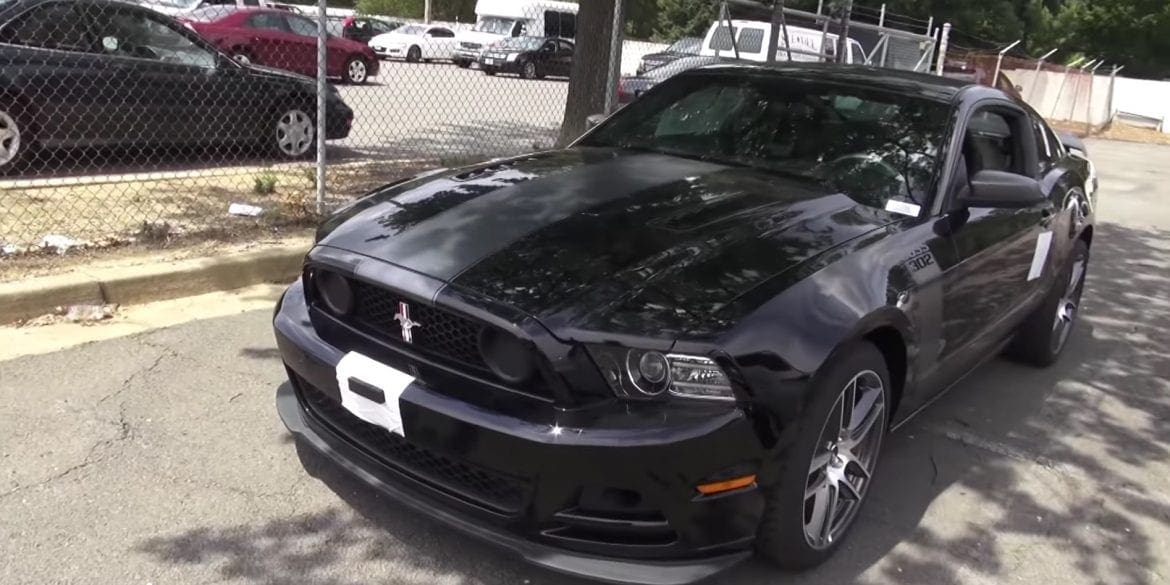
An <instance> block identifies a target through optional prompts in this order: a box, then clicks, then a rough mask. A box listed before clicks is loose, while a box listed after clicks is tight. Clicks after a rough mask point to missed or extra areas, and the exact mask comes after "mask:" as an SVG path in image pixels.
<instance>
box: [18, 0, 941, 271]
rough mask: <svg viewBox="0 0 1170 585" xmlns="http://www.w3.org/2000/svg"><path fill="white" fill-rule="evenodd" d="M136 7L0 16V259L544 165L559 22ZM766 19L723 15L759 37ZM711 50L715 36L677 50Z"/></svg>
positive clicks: (916, 55) (520, 2)
mask: <svg viewBox="0 0 1170 585" xmlns="http://www.w3.org/2000/svg"><path fill="white" fill-rule="evenodd" d="M138 1H139V3H138V4H131V3H127V2H121V1H114V0H0V173H2V176H0V257H3V256H5V255H13V254H20V253H24V252H30V251H38V250H42V249H45V248H53V249H60V248H64V247H68V246H70V245H81V244H88V245H93V246H101V245H103V244H106V243H120V242H125V241H127V240H131V239H132V240H138V241H143V240H146V241H155V240H165V241H169V240H170V239H172V238H175V237H179V236H194V235H198V236H210V237H230V236H233V235H239V234H248V233H254V232H256V231H258V230H279V229H284V228H286V227H294V226H309V225H313V224H314V223H315V222H316V221H317V219H318V218H319V215H318V211H320V210H321V209H326V210H327V209H330V208H333V207H335V206H336V205H338V204H340V203H341V202H344V201H347V200H349V199H351V198H352V197H354V196H357V195H361V194H363V193H365V192H367V191H369V190H370V189H372V188H375V187H376V186H378V185H381V184H385V183H387V182H390V181H392V180H395V179H398V178H400V177H403V176H407V175H410V174H413V173H417V172H419V171H421V170H423V169H427V168H433V167H436V166H455V165H459V164H462V163H470V162H473V161H478V160H482V159H487V158H493V157H499V156H507V155H514V154H519V153H522V152H527V151H531V150H539V149H544V148H550V147H552V146H553V145H554V144H555V143H556V142H557V140H558V137H559V135H560V128H561V124H562V121H563V119H564V116H565V109H566V102H567V97H568V88H569V85H570V79H569V77H570V75H572V74H573V72H574V71H575V69H574V67H573V63H574V61H575V59H580V58H582V55H581V50H580V49H579V48H577V47H576V45H575V39H576V38H577V37H578V36H579V35H578V31H579V28H580V26H579V25H582V24H583V23H581V22H579V20H578V18H577V16H578V14H577V13H578V5H577V4H573V3H564V2H553V1H548V0H533V1H526V0H514V1H498V2H493V1H490V0H481V1H480V2H479V3H478V5H477V19H476V22H473V23H472V22H467V23H448V22H429V23H423V22H421V21H419V20H417V19H396V18H391V17H375V16H361V15H355V14H353V13H352V12H351V11H338V10H333V9H330V10H329V11H328V13H327V14H326V17H325V18H324V19H323V20H322V19H320V18H319V17H318V14H319V13H318V12H317V7H309V6H306V7H296V6H290V5H275V4H272V5H270V4H266V0H216V1H217V2H224V1H226V2H228V3H227V4H222V3H216V4H208V3H207V2H205V1H202V0H138ZM723 6H726V5H723ZM761 6H762V5H760V4H756V5H755V6H754V7H746V6H744V5H743V4H742V3H738V4H735V5H733V6H732V7H731V8H730V9H729V10H730V11H735V14H731V13H730V12H727V13H726V14H724V16H729V17H731V18H733V19H749V20H756V21H763V22H766V21H769V20H770V18H772V16H771V13H770V11H769V10H763V11H762V12H761ZM726 10H728V9H725V11H726ZM788 14H789V17H791V18H792V22H789V23H787V25H788V26H789V27H790V28H789V29H788V30H789V31H790V32H792V35H791V38H790V39H789V41H790V45H791V48H793V49H794V50H795V49H800V47H799V46H798V45H799V44H800V39H798V38H797V37H798V36H799V37H801V38H805V37H808V38H810V39H811V38H812V36H810V35H803V34H801V33H797V32H795V31H796V30H797V28H798V27H800V26H809V27H811V28H812V29H815V30H817V31H819V32H820V33H821V35H822V37H824V38H829V36H834V35H837V36H839V35H841V34H844V35H845V36H846V37H847V38H850V39H856V42H855V43H853V42H851V43H852V44H850V45H849V47H850V48H849V49H847V50H849V51H851V52H853V51H856V59H854V62H866V63H871V64H882V63H884V64H886V65H889V66H896V67H901V68H911V69H912V68H914V67H916V66H917V67H920V66H921V64H922V63H927V66H926V67H927V68H928V67H929V60H930V54H931V53H932V52H933V50H934V46H933V44H931V37H930V36H928V35H915V34H910V33H907V32H906V31H897V32H890V31H892V30H894V29H890V28H889V27H882V26H878V25H873V24H868V25H867V24H866V23H864V22H861V21H858V25H857V26H855V27H854V28H853V29H852V31H853V32H852V33H848V32H845V31H842V30H838V27H839V26H840V24H839V22H838V21H833V20H831V19H829V17H828V16H816V15H814V16H812V17H811V20H810V19H809V16H808V13H797V12H795V11H793V12H790V13H788ZM802 18H803V19H804V20H801V19H802ZM802 23H805V24H804V25H802ZM712 24H713V26H715V24H714V23H712ZM867 26H868V28H866V27H867ZM321 29H324V30H325V31H326V32H327V36H326V37H325V43H324V45H325V52H324V59H323V60H321V59H319V53H318V49H319V46H318V40H319V32H320V31H321ZM606 30H608V27H607V28H606ZM882 39H886V40H884V41H883V40H882ZM661 40H663V41H666V42H663V43H650V42H640V41H626V42H625V43H624V44H620V45H618V46H619V47H621V55H620V58H615V59H612V60H611V61H610V62H609V65H608V67H602V68H600V69H597V68H593V69H586V68H580V69H577V71H587V74H588V75H589V78H588V79H584V80H582V81H581V82H582V83H584V84H585V85H587V86H589V87H611V86H609V85H608V84H609V83H610V81H611V79H612V78H613V77H616V76H617V75H619V74H625V75H626V76H627V77H626V78H625V79H623V81H622V82H621V83H620V84H618V85H617V89H618V94H619V96H618V97H620V95H624V94H623V92H624V91H625V89H626V88H627V87H634V86H636V87H641V88H645V87H648V86H649V85H652V84H653V83H656V82H657V81H659V80H657V79H654V78H653V76H651V75H649V74H647V76H643V77H635V76H634V75H635V73H636V72H637V71H638V70H640V69H644V68H646V67H647V63H649V62H650V61H652V60H653V59H651V57H653V58H654V59H659V61H655V62H654V64H661V55H657V56H655V55H650V56H649V57H647V61H646V63H643V59H642V57H643V56H644V55H647V54H650V53H659V52H660V51H662V50H663V49H665V48H666V47H667V45H668V44H669V42H671V41H675V40H677V39H661ZM748 40H749V41H750V40H751V39H748ZM608 41H609V40H608V39H607V42H608ZM720 42H721V41H720V40H719V38H718V31H717V30H711V31H708V35H707V37H706V38H702V39H697V42H691V47H692V48H691V49H688V50H689V51H691V52H695V53H699V52H704V51H703V48H704V47H706V48H710V47H709V45H711V44H712V43H715V44H718V43H720ZM764 42H767V39H766V38H765V39H764ZM898 43H901V44H898ZM853 44H856V47H853V46H852V45H853ZM594 46H597V45H594ZM833 46H835V45H833ZM883 46H884V47H885V49H883V48H882V47H883ZM808 48H809V47H807V46H806V47H804V50H807V49H808ZM813 49H814V52H817V53H822V54H823V55H822V56H823V57H824V58H825V59H824V60H832V59H831V57H832V55H831V51H833V50H835V49H831V48H830V44H824V45H823V46H820V48H817V47H813ZM668 53H669V52H668ZM716 54H720V53H719V52H718V51H716ZM668 56H669V57H670V58H671V59H674V58H677V57H679V56H680V55H675V54H670V55H668ZM794 60H795V59H794ZM806 60H807V59H806ZM698 64H701V63H698ZM320 66H323V68H322V67H320ZM688 66H690V65H688ZM679 70H681V67H680V68H679ZM321 73H323V74H324V75H325V76H326V77H327V78H328V84H327V85H321V84H319V83H318V79H317V78H318V76H319V74H321ZM322 87H324V88H325V89H324V93H323V94H321V92H320V89H319V88H322ZM638 91H641V90H638ZM319 95H323V96H324V98H325V99H324V101H325V110H324V113H325V115H324V118H323V123H318V121H319V120H318V119H319V115H318V106H319V104H318V97H319ZM631 95H633V94H630V95H626V97H630V96H631ZM322 135H323V136H324V138H325V145H326V146H325V150H324V152H323V154H324V157H323V160H324V161H325V164H324V165H321V164H319V162H318V161H319V159H318V158H317V154H318V153H317V150H318V148H317V147H318V139H319V138H320V137H321V136H322ZM322 187H323V188H322ZM322 193H323V194H324V199H323V200H319V199H318V197H319V196H320V195H321V194H322Z"/></svg>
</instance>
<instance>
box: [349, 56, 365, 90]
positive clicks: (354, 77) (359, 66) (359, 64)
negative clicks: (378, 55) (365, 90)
mask: <svg viewBox="0 0 1170 585" xmlns="http://www.w3.org/2000/svg"><path fill="white" fill-rule="evenodd" d="M369 78H370V77H369V66H368V65H366V61H365V59H362V58H361V57H350V58H349V60H348V61H346V62H345V81H346V83H350V84H353V85H361V84H363V83H365V82H366V80H368V79H369Z"/></svg>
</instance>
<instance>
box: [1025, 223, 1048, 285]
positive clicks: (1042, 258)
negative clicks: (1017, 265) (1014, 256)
mask: <svg viewBox="0 0 1170 585" xmlns="http://www.w3.org/2000/svg"><path fill="white" fill-rule="evenodd" d="M1050 247H1052V232H1042V233H1041V234H1040V237H1038V238H1036V252H1035V253H1033V254H1032V268H1030V269H1029V270H1028V280H1036V279H1037V278H1040V275H1041V274H1044V265H1045V264H1047V263H1048V249H1049V248H1050Z"/></svg>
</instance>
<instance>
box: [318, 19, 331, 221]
mask: <svg viewBox="0 0 1170 585" xmlns="http://www.w3.org/2000/svg"><path fill="white" fill-rule="evenodd" d="M326 16H327V13H326V11H325V0H317V123H316V124H315V126H316V131H317V135H316V136H315V138H316V139H317V181H316V182H317V205H316V209H317V213H318V214H323V213H325V125H326V117H327V115H326V112H325V100H326V96H327V95H328V93H327V92H328V85H327V84H326V81H325V63H326V59H327V53H326V51H325V40H326V39H328V38H329V33H328V32H327V31H326V30H325V19H326Z"/></svg>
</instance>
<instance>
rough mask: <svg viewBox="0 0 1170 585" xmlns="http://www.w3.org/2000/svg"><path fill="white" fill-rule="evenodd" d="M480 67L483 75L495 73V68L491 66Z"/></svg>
mask: <svg viewBox="0 0 1170 585" xmlns="http://www.w3.org/2000/svg"><path fill="white" fill-rule="evenodd" d="M480 69H481V70H482V71H483V74H484V75H495V74H496V70H495V68H493V67H481V68H480Z"/></svg>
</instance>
